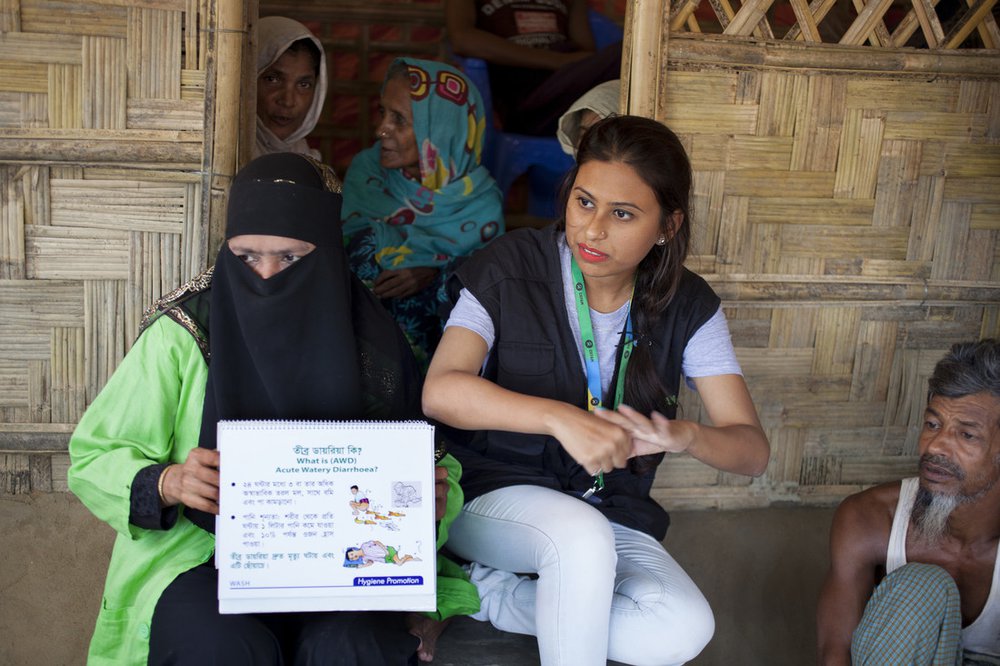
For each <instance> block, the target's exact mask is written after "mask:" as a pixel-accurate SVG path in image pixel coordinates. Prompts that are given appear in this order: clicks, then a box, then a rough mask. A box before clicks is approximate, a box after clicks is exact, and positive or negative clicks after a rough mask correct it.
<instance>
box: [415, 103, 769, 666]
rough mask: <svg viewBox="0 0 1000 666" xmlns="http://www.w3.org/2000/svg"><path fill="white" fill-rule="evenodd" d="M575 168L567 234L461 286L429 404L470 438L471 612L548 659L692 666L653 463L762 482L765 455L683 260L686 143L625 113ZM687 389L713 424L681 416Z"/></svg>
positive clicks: (507, 239) (461, 526) (566, 207)
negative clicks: (670, 461)
mask: <svg viewBox="0 0 1000 666" xmlns="http://www.w3.org/2000/svg"><path fill="white" fill-rule="evenodd" d="M577 157H578V163H577V165H576V166H575V167H574V168H573V170H572V171H570V173H569V174H568V176H567V179H566V181H565V184H564V187H563V195H562V211H563V215H562V218H561V220H560V222H559V223H557V224H556V225H552V226H549V227H546V228H544V229H540V230H538V229H531V228H525V229H518V230H516V231H514V232H512V233H510V234H507V235H506V236H504V237H503V238H500V239H498V240H497V241H496V242H495V243H492V244H491V245H490V246H489V247H487V248H485V249H484V250H482V251H481V252H479V253H477V254H476V255H475V256H473V257H472V258H471V259H470V260H469V261H467V262H466V263H465V264H464V265H463V266H462V267H461V268H460V269H459V270H458V271H457V273H456V275H455V278H454V280H453V284H452V285H450V286H451V287H453V289H452V291H456V290H458V288H460V291H459V294H460V295H459V297H458V302H457V303H456V305H455V307H454V309H453V310H452V312H451V316H450V317H449V319H448V324H447V326H446V328H445V332H444V336H443V337H442V340H441V344H440V346H439V347H438V350H437V353H436V354H435V355H434V359H433V360H432V362H431V366H430V369H429V370H428V373H427V379H426V382H425V384H424V398H423V406H424V413H425V414H427V416H429V417H430V418H434V419H437V420H438V421H440V422H442V423H443V424H445V425H447V426H450V427H452V428H454V429H456V430H455V431H454V432H453V433H451V434H450V435H449V436H450V438H451V439H452V440H453V441H452V442H451V444H450V446H449V450H450V451H451V452H452V453H454V455H455V456H456V457H457V458H458V459H459V460H460V461H461V462H462V465H463V479H462V487H463V490H464V491H465V495H466V498H467V499H468V500H469V501H468V502H467V503H466V505H465V508H464V509H463V510H462V513H461V515H460V516H459V518H458V519H457V520H456V521H455V523H454V525H452V529H451V532H450V538H449V541H448V547H449V549H450V550H451V551H452V552H453V553H455V554H456V555H458V556H459V557H462V558H464V559H466V560H469V561H470V562H471V563H472V564H471V567H470V570H471V577H472V581H473V582H474V583H475V584H476V586H477V587H478V589H479V595H480V600H481V603H482V610H481V612H480V613H478V614H476V615H474V617H475V618H476V619H481V620H487V619H488V620H489V621H490V622H492V623H493V625H494V626H495V627H497V628H499V629H503V630H505V631H513V632H517V633H523V634H530V635H534V636H536V637H537V638H538V649H539V653H540V656H541V663H542V664H544V665H545V666H551V665H553V664H566V665H572V666H581V665H584V666H586V665H597V664H604V663H606V660H608V659H611V660H614V661H621V662H625V663H629V664H680V663H683V662H685V661H688V660H690V659H693V658H694V657H695V656H696V655H697V654H698V653H699V652H700V651H701V650H702V648H703V647H704V646H705V645H706V644H707V643H708V641H709V639H710V638H711V637H712V633H713V631H714V626H715V625H714V618H713V616H712V611H711V608H710V607H709V605H708V602H707V601H706V600H705V598H704V596H703V595H702V594H701V592H700V591H699V590H698V587H697V586H696V585H695V583H694V582H693V581H692V580H691V579H690V577H688V575H687V574H686V573H685V572H684V571H683V569H681V567H680V566H679V565H678V564H677V562H675V561H674V560H673V558H672V557H671V556H670V555H669V554H668V553H667V552H666V550H664V548H663V546H662V544H661V541H662V540H663V538H664V536H665V534H666V531H667V525H668V523H669V518H668V516H667V514H666V512H665V511H664V510H663V508H662V507H661V506H660V505H659V504H657V502H656V501H655V500H654V499H653V498H652V497H650V489H651V488H652V485H653V480H654V477H655V474H656V469H657V466H658V465H659V463H660V461H661V460H662V459H663V457H664V454H665V453H667V452H670V453H680V452H687V453H688V454H690V455H691V456H693V457H694V458H695V459H697V460H700V461H701V462H703V463H705V464H706V465H709V466H711V467H713V468H715V469H719V470H722V471H725V472H728V473H734V474H746V475H754V476H756V475H759V474H762V473H763V472H764V470H765V468H766V467H767V460H768V454H769V445H768V441H767V437H766V436H765V434H764V431H763V429H762V428H761V425H760V422H759V421H758V418H757V412H756V409H755V408H754V405H753V401H752V400H751V398H750V393H749V391H748V390H747V387H746V383H745V382H744V380H743V376H742V373H741V371H740V366H739V363H738V362H737V360H736V355H735V352H734V350H733V346H732V342H731V340H730V337H729V330H728V327H727V325H726V320H725V315H724V314H723V312H722V309H721V307H720V299H719V297H718V296H717V295H716V294H715V292H714V291H712V289H711V287H709V285H708V284H707V283H706V282H705V281H704V280H703V279H702V278H700V277H699V276H697V275H695V274H694V273H692V272H690V271H688V270H687V269H685V268H684V258H685V256H686V254H687V248H688V246H689V242H690V222H689V221H688V210H689V205H688V199H689V196H690V190H691V177H692V176H691V166H690V163H689V161H688V158H687V155H686V153H685V152H684V148H683V146H682V145H681V143H680V140H679V139H678V138H677V136H676V135H675V134H674V133H673V132H671V131H670V130H669V129H668V128H666V127H665V126H663V125H661V124H660V123H657V122H656V121H653V120H650V119H647V118H639V117H635V116H616V117H612V118H606V119H604V120H601V121H599V122H598V123H596V124H595V125H594V126H593V127H591V128H590V130H589V131H588V132H587V133H586V134H584V136H583V142H582V143H581V145H580V150H579V153H578V155H577ZM682 377H683V378H686V379H687V381H688V383H689V385H691V386H693V387H694V388H695V389H696V390H697V391H698V394H699V396H700V397H701V401H702V404H703V405H704V408H705V410H706V413H707V415H708V420H710V422H711V424H712V425H707V424H703V423H698V422H694V421H690V420H684V419H677V418H676V416H677V396H678V391H679V389H680V382H681V379H682ZM458 429H461V430H458ZM536 574H537V575H536Z"/></svg>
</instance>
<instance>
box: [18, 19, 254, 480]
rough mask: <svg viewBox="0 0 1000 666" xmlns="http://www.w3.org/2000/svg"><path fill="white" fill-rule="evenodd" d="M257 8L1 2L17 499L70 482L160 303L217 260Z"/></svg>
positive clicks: (233, 168)
mask: <svg viewBox="0 0 1000 666" xmlns="http://www.w3.org/2000/svg"><path fill="white" fill-rule="evenodd" d="M246 11H247V8H246V6H245V4H244V3H243V2H242V1H240V2H235V1H233V0H220V1H219V2H210V1H209V0H152V1H149V0H143V1H142V2H139V1H135V2H129V1H127V0H124V1H123V0H107V1H104V0H94V1H91V2H83V3H66V2H57V1H52V0H0V71H3V73H4V75H3V76H2V77H0V493H12V492H13V493H17V492H27V491H29V490H61V489H64V488H65V468H66V465H67V462H68V461H67V457H66V453H65V451H66V442H67V440H68V435H69V433H70V432H72V429H73V427H74V425H75V423H76V421H77V419H79V417H80V415H81V414H82V412H83V410H84V408H85V407H86V405H87V404H89V402H90V401H91V400H92V399H93V398H94V396H95V395H96V393H97V392H98V391H99V390H100V388H101V387H102V386H103V385H104V383H105V381H106V380H107V378H108V376H109V375H110V374H111V372H112V371H113V370H114V368H115V367H116V365H117V363H118V361H119V360H120V359H121V358H122V356H123V355H124V353H125V351H126V350H127V349H128V347H129V346H130V345H131V343H132V340H133V338H134V336H135V332H136V328H137V324H138V321H139V317H140V314H141V312H142V309H143V307H145V306H146V305H147V304H149V303H150V302H151V301H152V300H154V299H155V298H158V297H159V296H160V295H161V294H163V293H165V292H167V291H169V290H170V289H172V288H173V287H175V286H176V285H178V284H179V283H181V282H182V281H183V280H184V279H186V278H187V277H189V276H192V275H194V274H196V273H197V272H199V271H200V270H202V269H203V268H204V267H205V266H206V265H207V263H208V250H209V247H210V241H209V237H210V235H211V234H212V228H213V226H214V227H215V228H216V229H217V228H218V226H219V223H220V220H221V212H222V203H223V200H224V193H225V187H226V185H227V183H228V180H229V178H230V177H231V176H232V174H233V173H234V171H235V165H236V159H237V158H236V147H237V135H236V131H235V129H232V128H236V127H238V122H233V121H232V120H231V118H233V117H235V118H239V100H240V85H241V75H240V63H241V53H242V50H243V49H244V47H245V43H246V42H247V40H246V35H247V30H246V25H245V19H244V16H245V13H246ZM220 63H222V64H223V66H222V67H220ZM227 120H228V122H225V121H227ZM217 124H218V126H217ZM133 408H136V409H140V408H141V405H136V406H133Z"/></svg>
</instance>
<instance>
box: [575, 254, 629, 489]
mask: <svg viewBox="0 0 1000 666" xmlns="http://www.w3.org/2000/svg"><path fill="white" fill-rule="evenodd" d="M570 268H571V269H572V274H573V295H574V299H573V302H574V304H575V305H576V317H577V321H579V322H580V339H581V342H582V343H583V345H582V346H583V365H584V369H585V370H586V371H587V410H588V411H591V412H593V411H595V410H597V409H599V408H601V407H603V404H602V394H601V363H600V361H599V360H598V357H597V344H596V343H595V341H594V326H593V324H592V323H591V321H590V305H589V303H588V302H587V287H586V286H585V285H584V282H583V274H582V273H581V272H580V267H579V266H578V265H577V263H576V257H572V256H571V257H570ZM632 288H633V293H634V289H635V286H634V285H633V287H632ZM631 355H632V296H629V312H628V316H627V317H626V318H625V344H623V345H622V348H621V359H620V360H619V362H618V381H616V382H615V394H614V402H612V404H611V409H614V408H615V407H617V406H618V405H620V404H621V403H622V398H623V397H624V395H625V368H626V367H627V366H628V359H629V357H630V356H631ZM603 489H604V470H600V471H598V473H597V474H595V475H594V485H593V486H591V488H590V490H588V491H587V492H586V493H584V495H583V499H587V498H589V497H590V496H591V495H593V494H594V493H596V492H598V491H600V490H603Z"/></svg>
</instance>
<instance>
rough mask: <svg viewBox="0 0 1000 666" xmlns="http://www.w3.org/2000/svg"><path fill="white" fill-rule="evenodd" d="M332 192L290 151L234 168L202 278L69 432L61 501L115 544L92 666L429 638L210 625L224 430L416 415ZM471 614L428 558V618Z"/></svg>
mask: <svg viewBox="0 0 1000 666" xmlns="http://www.w3.org/2000/svg"><path fill="white" fill-rule="evenodd" d="M337 189H339V183H338V181H337V180H336V178H335V176H334V175H333V172H332V170H330V169H329V168H328V167H325V166H323V165H322V164H320V163H318V162H316V161H313V160H311V159H310V158H307V157H305V156H303V155H298V154H293V153H278V154H272V155H265V156H262V157H259V158H257V159H255V160H253V161H252V162H250V163H249V164H248V165H247V166H246V167H244V168H243V169H241V170H240V172H239V173H237V175H236V177H235V178H234V179H233V184H232V187H231V189H230V193H229V203H228V209H227V220H226V242H225V243H224V244H223V246H222V248H221V249H220V251H219V255H218V259H217V261H216V263H215V266H214V267H212V268H210V269H209V270H208V271H206V272H205V273H203V274H202V275H200V276H198V277H196V278H195V279H193V280H192V281H191V282H189V283H187V284H185V285H182V286H181V287H179V288H178V289H177V290H175V291H174V292H172V293H170V294H168V295H167V296H165V297H164V298H163V299H161V300H160V301H159V302H158V303H156V304H155V305H154V306H152V307H151V308H149V309H147V311H146V313H145V316H144V319H143V322H142V324H141V329H140V331H141V332H140V335H139V338H138V339H137V340H136V342H135V344H134V345H133V346H132V349H131V350H130V351H129V353H128V354H126V356H125V358H124V359H123V360H122V362H121V364H120V366H119V367H118V369H117V370H116V371H115V373H114V374H113V375H112V377H111V378H110V379H109V380H108V383H107V385H106V386H105V387H104V388H103V390H102V391H101V393H100V394H99V395H98V396H97V398H96V399H95V400H94V402H93V404H91V405H90V407H89V408H88V409H87V411H86V412H85V413H84V415H83V418H82V419H81V420H80V423H79V425H78V426H77V428H76V430H75V431H74V433H73V435H72V437H71V439H70V443H69V453H70V461H71V466H70V469H69V472H68V483H69V488H70V490H72V491H73V493H74V494H75V495H76V496H77V497H79V498H80V500H81V501H82V502H83V503H84V504H85V505H86V506H87V507H88V508H89V509H90V510H91V511H92V512H93V513H94V515H96V516H97V517H98V518H100V519H101V520H104V521H106V522H107V523H108V524H109V525H111V526H112V527H113V528H114V529H115V530H116V531H117V532H118V535H117V539H116V541H115V547H114V551H113V553H112V556H111V563H110V565H109V568H108V576H107V580H106V582H105V588H104V596H103V600H102V604H101V610H100V613H99V615H98V619H97V626H96V628H95V630H94V635H93V639H92V640H91V643H90V652H89V657H88V663H90V664H114V665H116V666H121V665H123V664H136V665H138V664H153V665H159V664H185V665H188V664H190V665H195V666H197V665H199V664H206V665H207V664H213V665H218V664H233V665H237V664H238V665H240V666H243V665H245V664H281V663H295V664H331V663H336V664H345V665H355V666H369V665H371V664H384V665H385V666H400V665H402V664H406V663H407V662H408V660H411V659H414V658H415V655H416V654H417V650H418V646H420V644H421V642H422V641H423V640H424V633H425V632H427V631H432V630H433V626H432V623H433V619H432V618H426V617H423V616H421V621H420V622H419V623H416V624H415V623H414V622H413V621H412V620H410V619H409V618H408V617H406V616H405V615H404V614H403V613H364V612H337V613H334V612H317V613H254V614H234V615H229V614H226V615H222V614H220V613H219V601H218V595H217V590H218V573H217V571H216V569H215V566H214V564H213V552H214V549H215V534H214V527H215V517H216V515H217V514H218V513H219V504H218V499H219V487H218V485H219V461H220V457H219V452H218V451H217V450H216V427H217V423H218V422H219V421H220V420H228V419H237V420H239V419H292V420H299V419H303V420H327V419H346V420H351V419H389V420H406V419H411V418H420V416H421V414H420V403H419V399H420V386H421V376H420V372H419V369H418V368H417V365H416V361H415V359H414V358H413V355H412V352H411V351H410V349H409V345H408V344H407V343H406V341H405V339H404V338H403V336H402V334H401V333H400V331H399V329H398V327H397V326H396V325H395V323H394V322H393V320H392V318H391V317H390V316H389V315H388V314H387V313H386V312H385V311H384V310H383V309H382V307H381V306H380V305H379V304H378V302H377V301H376V300H375V299H374V298H373V297H372V295H371V293H370V292H369V291H368V290H367V289H366V288H365V287H364V286H363V285H361V284H360V283H359V282H358V281H357V280H356V279H355V278H354V277H353V276H352V275H351V273H350V271H349V269H348V267H347V257H346V256H345V254H344V249H343V241H342V238H341V234H340V225H339V224H338V221H339V220H338V213H339V210H340V205H341V197H340V194H338V193H337V192H336V190H337ZM209 361H211V362H209ZM227 455H229V454H227ZM460 474H461V469H460V466H459V465H458V463H457V461H455V459H454V458H452V457H451V456H449V455H446V454H445V455H443V457H442V458H441V460H440V462H439V463H438V465H437V467H436V468H435V488H434V490H435V509H436V512H435V513H436V517H437V518H438V519H439V520H440V527H439V531H438V547H440V545H441V543H442V542H443V540H444V539H445V538H447V528H448V525H449V524H450V523H451V522H452V521H453V520H454V517H455V516H456V515H457V514H458V512H459V511H460V510H461V503H462V497H461V488H460V487H459V485H458V477H459V476H460ZM454 568H455V569H457V565H454ZM477 601H478V600H477V599H476V592H475V589H474V588H473V587H472V585H471V584H469V582H468V581H467V580H464V579H461V578H449V577H448V572H447V571H444V570H442V568H441V562H440V560H439V567H438V615H442V616H447V615H448V614H449V613H451V614H455V613H466V612H470V611H474V610H475V609H476V608H477V607H478V603H477ZM438 624H440V623H438ZM435 638H436V633H435V634H434V635H433V637H431V639H430V640H431V642H433V640H434V639H435Z"/></svg>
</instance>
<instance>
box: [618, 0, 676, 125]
mask: <svg viewBox="0 0 1000 666" xmlns="http://www.w3.org/2000/svg"><path fill="white" fill-rule="evenodd" d="M669 9H670V2H669V0H633V1H632V2H630V3H629V4H628V5H627V9H626V13H625V40H624V43H625V44H626V47H625V57H624V58H623V60H622V100H621V102H622V108H623V109H625V110H626V111H627V112H628V113H630V114H632V115H638V116H645V117H647V118H654V117H656V110H657V108H658V107H659V106H660V104H661V101H660V97H661V95H663V94H664V91H663V90H662V87H663V83H664V81H665V79H666V64H667V58H666V54H667V47H668V46H669V18H670V12H669Z"/></svg>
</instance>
